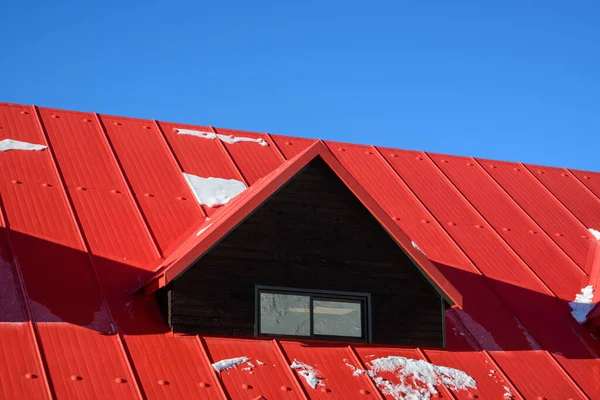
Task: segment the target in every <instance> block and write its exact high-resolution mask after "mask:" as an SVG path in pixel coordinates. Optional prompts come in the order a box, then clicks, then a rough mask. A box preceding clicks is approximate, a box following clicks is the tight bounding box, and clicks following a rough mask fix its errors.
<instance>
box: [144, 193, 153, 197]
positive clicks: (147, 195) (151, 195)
mask: <svg viewBox="0 0 600 400" xmlns="http://www.w3.org/2000/svg"><path fill="white" fill-rule="evenodd" d="M144 196H146V197H154V195H153V194H152V193H144Z"/></svg>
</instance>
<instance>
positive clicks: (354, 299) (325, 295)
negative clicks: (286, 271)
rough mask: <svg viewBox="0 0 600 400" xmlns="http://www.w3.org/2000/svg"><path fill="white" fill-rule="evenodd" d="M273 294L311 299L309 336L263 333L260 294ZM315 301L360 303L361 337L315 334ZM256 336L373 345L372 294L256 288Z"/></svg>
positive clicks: (280, 287) (257, 286)
mask: <svg viewBox="0 0 600 400" xmlns="http://www.w3.org/2000/svg"><path fill="white" fill-rule="evenodd" d="M261 293H272V294H283V295H292V296H293V295H299V296H307V297H309V324H310V329H309V331H310V333H309V335H286V334H272V333H261V329H260V294H261ZM313 300H317V301H319V300H323V301H338V302H347V303H359V304H360V305H361V308H360V310H361V331H362V334H361V336H360V337H357V336H341V335H320V334H315V333H314V321H313V320H314V318H313ZM254 336H257V337H272V338H276V337H285V338H292V339H316V340H337V341H355V342H368V343H371V339H372V335H371V294H370V293H361V292H343V291H332V290H312V289H300V288H290V287H283V286H263V285H255V286H254Z"/></svg>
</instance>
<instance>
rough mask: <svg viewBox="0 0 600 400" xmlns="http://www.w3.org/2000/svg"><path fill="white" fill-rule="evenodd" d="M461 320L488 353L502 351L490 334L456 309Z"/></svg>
mask: <svg viewBox="0 0 600 400" xmlns="http://www.w3.org/2000/svg"><path fill="white" fill-rule="evenodd" d="M455 312H456V313H457V314H458V316H459V318H460V319H461V321H462V323H463V325H464V326H465V327H466V328H467V329H468V330H469V332H470V333H471V335H472V336H473V337H474V338H475V340H477V343H479V345H480V346H481V347H483V348H484V349H486V350H488V351H502V348H501V347H500V345H498V343H496V340H495V339H494V337H493V336H492V334H491V333H490V332H488V331H487V330H486V329H485V328H484V327H483V326H481V325H480V324H478V323H477V322H475V320H474V319H473V318H471V316H470V315H469V314H468V313H467V312H465V311H464V310H461V309H458V308H457V309H456V311H455Z"/></svg>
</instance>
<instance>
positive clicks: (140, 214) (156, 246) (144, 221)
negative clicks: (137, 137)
mask: <svg viewBox="0 0 600 400" xmlns="http://www.w3.org/2000/svg"><path fill="white" fill-rule="evenodd" d="M94 118H95V120H96V125H97V127H98V130H99V131H100V136H101V137H102V138H104V141H105V143H106V145H107V146H108V149H109V150H110V154H111V156H112V159H113V161H114V163H115V165H116V166H117V170H118V171H119V175H120V176H121V179H122V180H123V183H124V184H125V187H126V188H127V193H128V194H129V197H130V198H131V200H132V201H133V204H134V205H135V207H134V208H135V210H136V212H137V215H138V218H139V219H140V221H141V222H142V226H143V227H144V229H145V230H146V233H147V234H148V237H149V238H150V242H152V245H153V247H154V251H155V252H156V255H157V256H158V258H164V254H163V253H162V249H161V248H160V245H159V244H158V240H157V239H156V236H155V235H154V232H152V229H151V228H150V223H149V222H148V219H147V218H146V216H145V214H144V212H143V211H142V207H141V205H140V203H139V201H138V199H137V197H136V196H135V194H134V193H133V188H132V186H131V183H130V182H129V180H128V179H127V177H126V176H125V171H124V169H123V166H122V165H121V161H119V157H118V156H117V153H116V151H115V149H114V147H113V144H112V142H111V141H110V138H109V137H108V134H107V132H106V130H105V128H104V124H103V123H102V120H101V119H100V115H99V114H98V113H94Z"/></svg>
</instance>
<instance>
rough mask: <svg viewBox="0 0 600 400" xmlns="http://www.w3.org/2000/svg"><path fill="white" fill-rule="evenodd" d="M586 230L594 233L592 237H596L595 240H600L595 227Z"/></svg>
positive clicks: (599, 233)
mask: <svg viewBox="0 0 600 400" xmlns="http://www.w3.org/2000/svg"><path fill="white" fill-rule="evenodd" d="M588 231H590V233H591V234H592V235H594V237H595V238H596V240H600V232H598V231H597V230H595V229H592V228H589V229H588Z"/></svg>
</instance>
